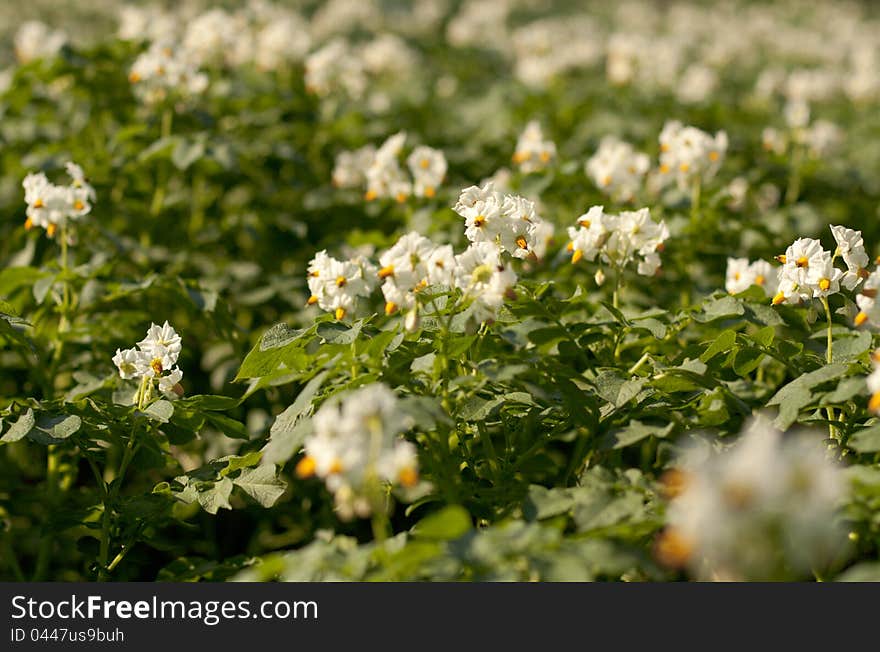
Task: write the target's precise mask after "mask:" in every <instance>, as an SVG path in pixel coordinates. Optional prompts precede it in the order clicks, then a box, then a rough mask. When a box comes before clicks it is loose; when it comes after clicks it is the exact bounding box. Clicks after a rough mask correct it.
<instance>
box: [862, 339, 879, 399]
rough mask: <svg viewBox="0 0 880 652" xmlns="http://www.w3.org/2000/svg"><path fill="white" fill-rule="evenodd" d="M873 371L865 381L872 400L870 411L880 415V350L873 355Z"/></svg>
mask: <svg viewBox="0 0 880 652" xmlns="http://www.w3.org/2000/svg"><path fill="white" fill-rule="evenodd" d="M871 363H872V365H873V371H871V373H870V375H869V376H868V377H867V378H866V379H865V383H866V384H867V386H868V391H869V392H870V393H871V398H870V399H868V410H869V411H870V412H872V413H874V414H880V349H877V350H875V351H874V352H873V353H871Z"/></svg>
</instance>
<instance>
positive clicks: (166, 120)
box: [150, 107, 174, 217]
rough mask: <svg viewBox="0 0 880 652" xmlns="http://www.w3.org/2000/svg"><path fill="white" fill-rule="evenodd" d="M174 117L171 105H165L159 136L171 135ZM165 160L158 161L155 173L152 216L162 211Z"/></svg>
mask: <svg viewBox="0 0 880 652" xmlns="http://www.w3.org/2000/svg"><path fill="white" fill-rule="evenodd" d="M173 119H174V112H173V111H172V109H171V107H166V108H165V110H164V111H163V112H162V127H161V135H160V138H170V137H171V122H172V120H173ZM167 169H168V166H167V161H164V160H163V161H161V162H160V163H159V170H158V171H157V173H156V189H155V191H154V192H153V201H152V202H151V203H150V214H151V215H153V216H154V217H155V216H157V215H158V214H159V213H160V212H161V211H162V205H163V204H164V203H165V186H166V185H167V183H168V174H167Z"/></svg>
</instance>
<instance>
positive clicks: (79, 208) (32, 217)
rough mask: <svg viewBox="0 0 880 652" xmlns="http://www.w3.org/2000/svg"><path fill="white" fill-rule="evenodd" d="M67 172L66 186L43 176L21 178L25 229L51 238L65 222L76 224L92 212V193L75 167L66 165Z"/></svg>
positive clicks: (78, 168) (93, 196)
mask: <svg viewBox="0 0 880 652" xmlns="http://www.w3.org/2000/svg"><path fill="white" fill-rule="evenodd" d="M66 169H67V174H68V175H69V176H70V178H71V182H70V184H69V185H67V186H59V185H56V184H54V183H52V182H51V181H49V179H48V178H46V175H45V174H44V173H42V172H37V173H36V174H33V173H32V174H28V175H27V176H26V177H25V178H24V181H22V184H21V185H22V186H23V187H24V201H25V203H26V204H27V210H26V215H27V219H26V220H25V223H24V225H25V228H26V229H30V228H32V227H35V226H38V227H41V228H43V229H46V234H47V235H48V236H49V237H50V238H51V237H53V236H54V235H55V232H56V231H57V230H58V229H59V228H63V227H65V226H66V225H67V222H68V220H78V219H80V218H82V217H83V216H85V215H88V214H89V213H90V212H91V210H92V202H93V201H95V189H94V188H93V187H92V186H91V185H90V184H89V182H88V181H86V178H85V174H84V173H83V169H82V168H81V167H80V166H78V165H77V164H76V163H73V162H70V161H69V162H68V163H67V165H66Z"/></svg>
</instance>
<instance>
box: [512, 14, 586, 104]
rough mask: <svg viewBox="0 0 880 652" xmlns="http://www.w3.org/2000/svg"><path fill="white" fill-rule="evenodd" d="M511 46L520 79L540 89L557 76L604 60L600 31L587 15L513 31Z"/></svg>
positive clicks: (542, 21) (539, 22)
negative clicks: (602, 57) (602, 58)
mask: <svg viewBox="0 0 880 652" xmlns="http://www.w3.org/2000/svg"><path fill="white" fill-rule="evenodd" d="M510 43H511V45H512V47H513V54H514V57H515V59H516V61H515V64H514V72H515V74H516V76H517V78H519V79H520V80H521V81H522V82H523V83H525V84H528V85H529V86H533V87H539V88H540V87H544V86H546V85H547V83H548V82H549V81H550V80H551V79H553V78H554V77H556V76H558V75H561V74H564V73H566V72H568V71H570V70H576V69H579V68H586V67H589V66H591V65H593V64H594V63H595V62H596V61H598V60H599V58H600V57H601V56H602V46H601V40H600V38H599V28H598V27H597V26H596V22H595V20H594V19H593V18H592V17H591V16H586V15H584V16H565V17H562V18H540V19H538V20H535V21H532V22H530V23H526V24H525V25H523V26H522V27H520V28H518V29H516V30H514V31H513V33H512V34H511V36H510Z"/></svg>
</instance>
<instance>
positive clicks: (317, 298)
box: [308, 251, 373, 319]
mask: <svg viewBox="0 0 880 652" xmlns="http://www.w3.org/2000/svg"><path fill="white" fill-rule="evenodd" d="M372 269H373V268H372V265H367V264H366V263H365V261H361V260H359V259H354V260H346V261H343V260H337V259H336V258H333V257H332V256H328V255H327V252H326V251H319V252H318V253H317V254H316V255H315V257H314V258H313V259H312V261H311V262H310V263H309V266H308V284H309V290H310V291H311V297H310V298H309V305H313V304H316V303H317V304H318V306H319V307H320V308H321V309H322V310H326V311H328V312H332V313H333V314H334V316H335V317H336V319H343V318H344V317H345V316H346V315H348V314H351V313H352V312H354V310H355V309H356V308H357V300H358V298H360V297H369V296H370V293H371V292H372V290H373V284H372V281H371V280H370V281H368V280H367V279H366V277H365V272H367V273H372Z"/></svg>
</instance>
